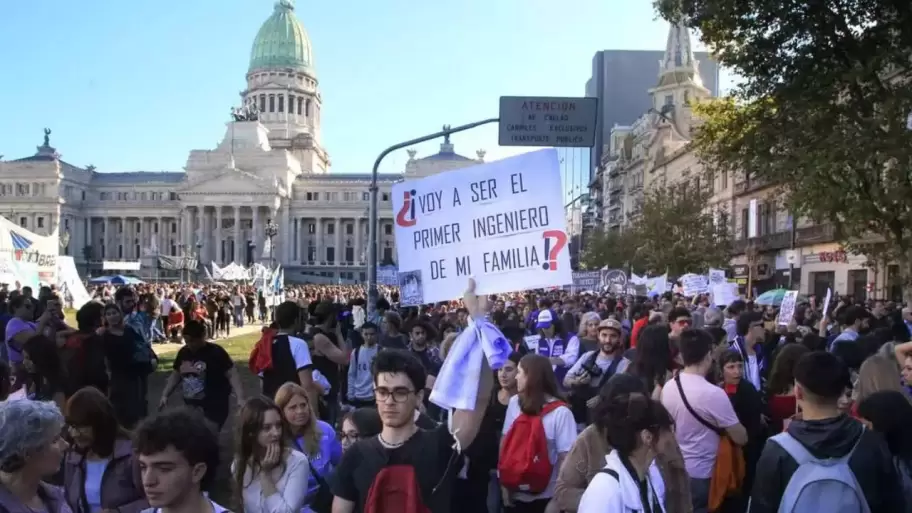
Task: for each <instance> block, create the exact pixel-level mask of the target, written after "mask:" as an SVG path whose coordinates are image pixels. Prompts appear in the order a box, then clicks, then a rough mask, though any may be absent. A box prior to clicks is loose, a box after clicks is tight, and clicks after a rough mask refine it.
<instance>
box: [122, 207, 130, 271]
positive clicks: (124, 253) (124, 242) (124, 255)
mask: <svg viewBox="0 0 912 513" xmlns="http://www.w3.org/2000/svg"><path fill="white" fill-rule="evenodd" d="M128 231H129V229H128V228H127V218H126V217H121V218H120V247H121V248H122V249H121V252H120V258H121V260H126V259H127V255H128V252H127V247H128V246H129V244H127V232H128Z"/></svg>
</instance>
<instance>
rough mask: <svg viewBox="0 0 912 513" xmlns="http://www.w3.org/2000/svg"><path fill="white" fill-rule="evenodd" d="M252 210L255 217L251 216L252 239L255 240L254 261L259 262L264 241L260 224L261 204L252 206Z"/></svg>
mask: <svg viewBox="0 0 912 513" xmlns="http://www.w3.org/2000/svg"><path fill="white" fill-rule="evenodd" d="M251 210H252V211H253V217H252V218H251V219H252V221H251V222H252V223H253V226H252V227H251V229H250V239H251V240H252V241H253V245H254V246H255V247H254V248H253V261H254V262H259V261H260V257H261V256H262V254H263V243H262V241H261V240H260V233H261V232H260V229H261V228H262V227H261V226H260V206H259V205H254V206H253V207H251Z"/></svg>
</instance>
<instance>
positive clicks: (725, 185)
mask: <svg viewBox="0 0 912 513" xmlns="http://www.w3.org/2000/svg"><path fill="white" fill-rule="evenodd" d="M725 189H728V171H722V190H723V191H724V190H725Z"/></svg>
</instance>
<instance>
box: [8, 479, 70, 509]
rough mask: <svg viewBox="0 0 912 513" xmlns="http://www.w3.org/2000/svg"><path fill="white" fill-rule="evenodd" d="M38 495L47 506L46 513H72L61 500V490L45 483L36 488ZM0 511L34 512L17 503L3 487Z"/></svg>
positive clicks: (17, 500)
mask: <svg viewBox="0 0 912 513" xmlns="http://www.w3.org/2000/svg"><path fill="white" fill-rule="evenodd" d="M38 495H39V496H40V497H41V498H42V500H44V504H45V505H47V508H48V513H73V510H71V509H70V507H69V506H68V505H67V503H66V501H65V500H63V490H62V489H60V488H58V487H56V486H52V485H49V484H47V483H41V487H40V488H38ZM0 510H2V511H4V512H6V513H33V512H34V510H32V509H29V508H28V507H27V506H26V505H25V504H22V503H21V502H19V499H17V498H16V497H14V496H13V494H12V493H10V491H9V490H7V489H6V487H5V486H0Z"/></svg>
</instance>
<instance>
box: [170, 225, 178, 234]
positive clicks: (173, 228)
mask: <svg viewBox="0 0 912 513" xmlns="http://www.w3.org/2000/svg"><path fill="white" fill-rule="evenodd" d="M171 233H177V223H171Z"/></svg>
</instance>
